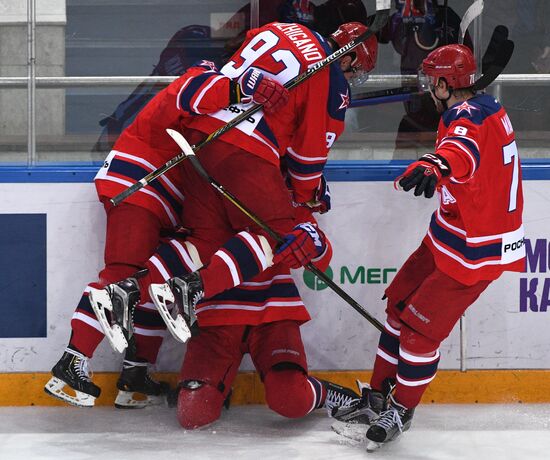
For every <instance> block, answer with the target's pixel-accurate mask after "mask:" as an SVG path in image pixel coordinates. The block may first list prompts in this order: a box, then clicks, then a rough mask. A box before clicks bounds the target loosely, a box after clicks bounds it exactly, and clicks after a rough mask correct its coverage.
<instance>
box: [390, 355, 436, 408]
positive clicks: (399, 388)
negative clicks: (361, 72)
mask: <svg viewBox="0 0 550 460" xmlns="http://www.w3.org/2000/svg"><path fill="white" fill-rule="evenodd" d="M438 364H439V349H438V350H436V351H435V352H434V355H433V356H418V355H414V354H412V353H409V352H406V351H404V350H403V349H402V348H400V349H399V364H398V365H397V385H396V387H395V399H396V400H397V401H399V403H400V404H402V405H404V406H405V407H406V408H408V409H413V408H415V407H416V406H418V404H419V403H420V400H421V399H422V395H423V394H424V391H426V388H428V385H429V383H430V382H431V381H432V380H433V379H434V377H435V374H436V372H437V365H438Z"/></svg>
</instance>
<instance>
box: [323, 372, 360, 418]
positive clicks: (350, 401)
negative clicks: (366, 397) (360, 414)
mask: <svg viewBox="0 0 550 460" xmlns="http://www.w3.org/2000/svg"><path fill="white" fill-rule="evenodd" d="M321 383H322V384H323V386H324V387H325V388H326V390H327V397H326V399H325V408H326V409H327V412H328V413H329V415H332V411H333V410H334V409H335V408H338V407H342V408H349V407H351V406H353V405H354V404H357V402H358V401H359V400H360V399H361V396H360V395H358V394H357V393H356V392H355V391H353V390H352V389H351V388H346V387H343V386H341V385H338V384H336V383H333V382H328V381H326V380H321Z"/></svg>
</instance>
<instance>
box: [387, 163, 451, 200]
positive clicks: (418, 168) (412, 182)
mask: <svg viewBox="0 0 550 460" xmlns="http://www.w3.org/2000/svg"><path fill="white" fill-rule="evenodd" d="M450 174H451V167H450V166H449V163H448V161H447V160H446V159H445V158H444V157H442V156H441V155H437V154H432V153H427V154H426V155H423V156H421V157H420V158H419V159H418V161H415V162H414V163H411V164H410V165H409V167H408V168H407V170H406V171H405V172H404V173H403V174H402V175H401V176H399V177H398V178H397V179H395V181H394V185H396V188H402V189H403V190H405V192H408V191H409V190H411V189H412V188H414V196H420V195H422V194H424V196H425V197H426V198H431V197H432V196H434V192H435V188H436V187H437V185H438V184H439V183H440V182H441V180H442V179H443V178H444V177H447V176H449V175H450ZM397 184H399V187H398V186H397Z"/></svg>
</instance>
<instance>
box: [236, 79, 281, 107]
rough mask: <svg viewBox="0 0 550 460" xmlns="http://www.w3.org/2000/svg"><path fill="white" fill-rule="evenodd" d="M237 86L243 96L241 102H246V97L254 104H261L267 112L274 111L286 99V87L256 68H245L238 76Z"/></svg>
mask: <svg viewBox="0 0 550 460" xmlns="http://www.w3.org/2000/svg"><path fill="white" fill-rule="evenodd" d="M239 86H240V89H241V93H242V94H243V96H245V97H243V98H242V99H241V101H242V102H247V101H246V98H248V99H249V100H252V101H253V102H255V103H256V104H262V105H263V106H264V110H265V111H266V112H267V113H274V112H276V111H277V110H279V109H280V108H281V107H283V106H284V105H285V104H286V103H287V101H288V89H286V88H285V87H284V86H283V85H281V84H280V83H278V82H277V81H275V80H273V79H272V78H269V77H268V76H266V75H264V74H263V73H262V72H260V71H259V70H258V69H249V70H247V71H246V72H245V73H244V74H243V75H242V77H241V78H239Z"/></svg>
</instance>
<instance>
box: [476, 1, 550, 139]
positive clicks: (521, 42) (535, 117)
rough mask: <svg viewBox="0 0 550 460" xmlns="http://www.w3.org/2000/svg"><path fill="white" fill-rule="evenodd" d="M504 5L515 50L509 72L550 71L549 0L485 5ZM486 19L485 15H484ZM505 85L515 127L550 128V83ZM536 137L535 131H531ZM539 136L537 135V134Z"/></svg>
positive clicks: (520, 129) (504, 93)
mask: <svg viewBox="0 0 550 460" xmlns="http://www.w3.org/2000/svg"><path fill="white" fill-rule="evenodd" d="M487 6H490V7H492V8H497V7H499V8H500V7H503V8H504V12H502V11H501V12H500V14H501V15H502V14H505V16H506V18H507V19H508V26H509V29H510V38H511V39H512V40H514V43H515V50H514V54H513V55H512V58H511V59H510V63H509V64H508V66H507V68H506V72H507V73H518V74H531V73H550V25H549V24H548V21H549V19H550V2H549V1H547V0H514V1H507V2H505V4H504V5H500V2H496V1H491V2H489V3H488V4H487V5H486V8H487ZM484 23H485V19H484ZM518 88H519V87H517V86H508V87H503V90H502V99H503V100H504V101H505V103H506V105H507V108H508V113H509V115H510V118H511V119H512V122H513V123H514V128H515V129H516V131H549V130H550V109H549V100H550V89H549V88H548V86H529V85H522V87H521V91H518V90H517V89H518ZM531 137H533V135H531ZM534 137H535V138H537V136H534Z"/></svg>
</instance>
